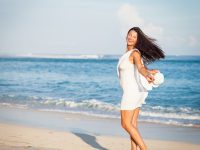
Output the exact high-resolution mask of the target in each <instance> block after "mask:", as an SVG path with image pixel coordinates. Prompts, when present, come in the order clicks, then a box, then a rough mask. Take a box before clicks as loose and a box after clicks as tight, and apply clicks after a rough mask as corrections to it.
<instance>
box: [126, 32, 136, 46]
mask: <svg viewBox="0 0 200 150" xmlns="http://www.w3.org/2000/svg"><path fill="white" fill-rule="evenodd" d="M126 42H127V46H133V47H134V46H135V44H136V42H137V32H135V31H134V30H131V31H130V32H129V33H128V34H127V37H126Z"/></svg>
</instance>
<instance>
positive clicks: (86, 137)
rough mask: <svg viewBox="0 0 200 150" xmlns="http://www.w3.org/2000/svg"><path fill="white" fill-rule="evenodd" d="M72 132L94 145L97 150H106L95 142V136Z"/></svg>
mask: <svg viewBox="0 0 200 150" xmlns="http://www.w3.org/2000/svg"><path fill="white" fill-rule="evenodd" d="M72 133H73V134H75V135H76V136H78V137H80V138H81V139H82V140H83V141H84V142H85V143H87V144H89V145H91V146H92V147H94V148H96V149H98V150H108V149H106V148H104V147H102V146H101V145H99V143H97V142H96V137H95V136H92V135H89V134H84V133H76V132H72Z"/></svg>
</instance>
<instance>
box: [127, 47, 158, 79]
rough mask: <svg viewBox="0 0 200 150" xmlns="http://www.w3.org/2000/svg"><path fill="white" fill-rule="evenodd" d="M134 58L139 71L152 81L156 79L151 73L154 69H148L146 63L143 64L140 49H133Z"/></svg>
mask: <svg viewBox="0 0 200 150" xmlns="http://www.w3.org/2000/svg"><path fill="white" fill-rule="evenodd" d="M131 56H132V58H133V62H134V64H135V65H136V67H137V69H138V71H139V72H140V73H141V74H142V75H143V76H144V77H145V78H146V79H147V80H148V81H149V82H152V81H153V80H154V77H153V76H152V75H151V73H153V72H154V71H153V70H148V69H147V68H146V66H145V65H144V64H142V61H141V59H142V58H141V54H140V53H139V52H138V51H133V52H132V54H131Z"/></svg>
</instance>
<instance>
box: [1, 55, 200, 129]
mask: <svg viewBox="0 0 200 150" xmlns="http://www.w3.org/2000/svg"><path fill="white" fill-rule="evenodd" d="M118 59H119V56H108V55H101V56H98V55H93V56H89V55H88V56H83V55H80V56H77V57H72V56H68V57H67V56H66V57H55V58H54V57H51V58H49V57H44V58H42V57H0V106H1V107H11V108H12V107H17V108H20V109H36V110H40V111H58V112H62V113H81V114H85V115H92V116H97V117H106V118H120V112H119V108H120V100H121V96H122V89H121V87H120V85H119V80H118V78H117V71H116V66H117V63H118ZM199 66H200V56H167V57H166V59H164V60H160V61H157V62H154V63H152V64H149V65H148V66H147V67H148V68H150V69H159V70H160V71H161V72H162V73H163V74H164V76H165V82H164V84H162V85H161V86H159V87H158V88H154V89H153V90H152V91H149V95H148V97H147V99H146V104H144V105H142V108H141V111H140V116H139V121H144V122H154V123H162V124H171V125H178V126H189V127H200V78H199V77H200V67H199Z"/></svg>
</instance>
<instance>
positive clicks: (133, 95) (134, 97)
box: [117, 49, 148, 110]
mask: <svg viewBox="0 0 200 150" xmlns="http://www.w3.org/2000/svg"><path fill="white" fill-rule="evenodd" d="M134 50H137V51H139V50H138V49H132V50H129V51H127V52H126V53H125V54H124V55H122V56H121V57H120V59H119V62H118V65H117V75H118V78H119V81H120V86H121V88H122V90H123V95H122V99H121V106H120V109H121V110H134V109H135V108H137V107H141V106H142V104H146V102H145V99H146V97H147V96H148V91H147V90H146V89H145V88H144V87H143V86H142V85H141V84H140V75H141V74H140V73H139V71H138V69H137V67H136V65H135V64H132V63H131V62H130V61H129V56H130V54H131V52H132V51H134ZM141 62H142V63H143V60H141Z"/></svg>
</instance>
